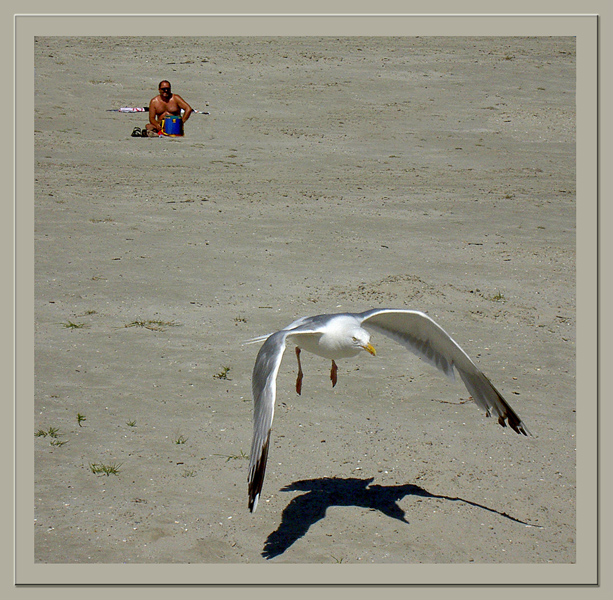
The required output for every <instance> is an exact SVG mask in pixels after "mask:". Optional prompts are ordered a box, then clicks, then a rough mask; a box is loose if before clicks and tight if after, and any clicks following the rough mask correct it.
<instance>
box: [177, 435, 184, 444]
mask: <svg viewBox="0 0 613 600" xmlns="http://www.w3.org/2000/svg"><path fill="white" fill-rule="evenodd" d="M186 442H187V438H186V437H185V436H184V435H180V436H178V437H177V438H175V444H185V443H186Z"/></svg>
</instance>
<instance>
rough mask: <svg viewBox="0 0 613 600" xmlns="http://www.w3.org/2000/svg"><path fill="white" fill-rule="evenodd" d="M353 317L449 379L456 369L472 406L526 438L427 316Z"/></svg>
mask: <svg viewBox="0 0 613 600" xmlns="http://www.w3.org/2000/svg"><path fill="white" fill-rule="evenodd" d="M356 316H357V317H358V318H360V319H361V320H362V325H363V326H364V327H367V328H370V329H373V330H374V331H377V332H379V333H382V334H384V335H386V336H388V337H390V338H391V339H393V340H394V341H396V342H398V343H399V344H401V345H402V346H404V347H405V348H407V349H408V350H410V351H411V352H413V353H414V354H416V355H417V356H419V357H420V358H421V359H422V360H424V361H426V362H427V363H429V364H431V365H433V366H434V367H436V368H437V369H439V370H440V371H442V372H443V373H445V375H447V376H448V377H450V378H452V379H453V378H454V368H455V369H456V370H457V371H458V373H459V374H460V377H461V378H462V381H463V382H464V385H466V389H467V390H468V391H469V393H470V394H471V396H472V398H473V400H474V401H475V403H476V404H477V405H478V406H479V407H480V408H482V409H483V410H484V411H485V413H486V415H487V416H488V417H489V416H490V415H494V416H495V417H497V419H498V422H499V423H500V425H502V426H503V427H505V426H506V425H507V423H508V425H509V426H510V427H511V428H512V429H513V430H514V431H516V432H517V433H522V434H523V435H528V434H529V431H528V429H527V427H526V426H525V424H524V423H523V422H522V420H521V419H520V418H519V417H518V415H517V414H516V413H515V411H514V410H513V409H512V408H511V407H510V406H509V404H508V403H507V402H506V400H505V399H504V398H503V397H502V395H501V394H500V392H499V391H498V390H497V389H496V388H495V387H494V386H493V385H492V383H491V382H490V380H489V379H488V378H487V377H486V376H485V375H484V374H483V373H482V372H481V371H480V370H479V369H478V368H477V366H476V365H475V363H474V362H473V361H472V360H471V359H470V357H469V356H468V354H466V352H464V350H462V348H460V346H459V345H458V344H457V342H456V341H455V340H454V339H453V338H452V337H451V336H450V335H449V334H448V333H447V332H446V331H445V330H444V329H443V328H442V327H441V326H440V325H438V324H437V323H436V322H435V321H433V320H432V319H431V318H430V317H429V316H428V315H426V314H425V313H422V312H419V311H416V310H400V309H389V308H383V309H373V310H368V311H366V312H363V313H360V314H358V315H356Z"/></svg>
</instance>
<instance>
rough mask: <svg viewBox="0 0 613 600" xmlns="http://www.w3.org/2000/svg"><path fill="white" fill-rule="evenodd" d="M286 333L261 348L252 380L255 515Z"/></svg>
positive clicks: (252, 506) (251, 498) (272, 337)
mask: <svg viewBox="0 0 613 600" xmlns="http://www.w3.org/2000/svg"><path fill="white" fill-rule="evenodd" d="M286 337H287V332H286V331H277V333H273V334H272V335H270V336H269V337H268V338H267V339H266V341H265V342H264V343H263V344H262V347H261V348H260V351H259V352H258V355H257V358H256V359H255V365H254V367H253V375H252V378H251V390H252V394H253V441H252V443H251V454H250V460H249V476H248V483H249V510H250V511H251V512H254V511H255V509H256V508H257V506H258V499H259V497H260V492H261V491H262V484H263V483H264V473H265V472H266V461H267V459H268V446H269V443H270V429H271V427H272V418H273V415H274V412H275V397H276V393H277V373H278V372H279V366H280V365H281V359H282V358H283V352H284V351H285V339H286Z"/></svg>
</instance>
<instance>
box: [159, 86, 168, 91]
mask: <svg viewBox="0 0 613 600" xmlns="http://www.w3.org/2000/svg"><path fill="white" fill-rule="evenodd" d="M160 92H170V88H169V87H163V88H160Z"/></svg>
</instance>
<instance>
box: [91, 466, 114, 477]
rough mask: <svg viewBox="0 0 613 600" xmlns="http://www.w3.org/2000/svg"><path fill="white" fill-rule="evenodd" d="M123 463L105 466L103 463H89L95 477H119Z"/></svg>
mask: <svg viewBox="0 0 613 600" xmlns="http://www.w3.org/2000/svg"><path fill="white" fill-rule="evenodd" d="M120 467H121V463H113V464H110V465H103V464H102V463H89V470H90V471H91V472H92V473H93V474H94V475H106V476H107V477H108V476H109V475H119V469H120Z"/></svg>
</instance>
